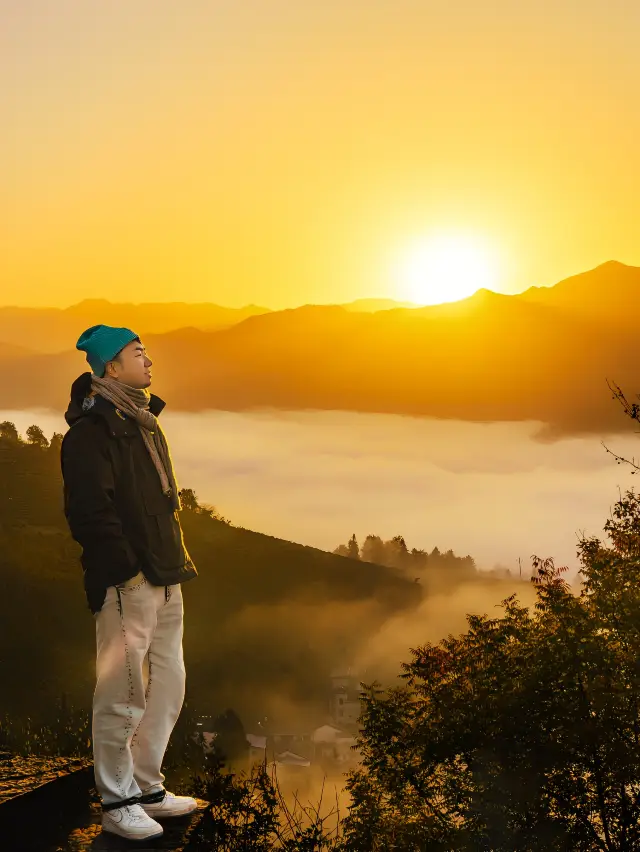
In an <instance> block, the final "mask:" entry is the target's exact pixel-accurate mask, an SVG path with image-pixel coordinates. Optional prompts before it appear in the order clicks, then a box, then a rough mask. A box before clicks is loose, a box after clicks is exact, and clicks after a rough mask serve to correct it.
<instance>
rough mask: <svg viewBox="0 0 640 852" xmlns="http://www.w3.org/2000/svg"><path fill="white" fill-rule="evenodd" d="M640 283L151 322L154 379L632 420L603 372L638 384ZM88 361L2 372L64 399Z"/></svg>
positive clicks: (311, 404) (596, 277)
mask: <svg viewBox="0 0 640 852" xmlns="http://www.w3.org/2000/svg"><path fill="white" fill-rule="evenodd" d="M639 295H640V269H638V268H636V267H629V266H625V265H624V264H620V263H615V262H610V263H606V264H603V265H602V266H599V267H597V268H596V269H594V270H591V271H590V272H586V273H583V274H582V275H579V276H575V277H573V278H571V279H567V280H566V281H565V282H560V284H558V285H556V287H551V288H537V289H536V290H533V291H532V290H529V291H527V292H526V293H524V294H520V295H516V296H506V295H502V294H498V293H493V292H491V291H488V290H479V291H478V292H476V293H475V294H474V295H473V296H471V297H470V298H468V299H464V300H462V301H459V302H455V303H450V304H446V305H436V306H429V307H422V308H414V309H406V308H393V309H390V310H381V311H376V312H373V313H372V312H363V311H360V312H357V311H356V312H354V311H351V310H347V309H346V308H345V307H344V306H340V305H304V306H302V307H299V308H291V309H287V310H283V311H270V312H268V313H262V314H256V315H253V316H249V317H247V318H246V319H244V320H242V321H241V322H237V323H235V324H233V325H231V326H229V327H227V328H224V329H220V330H217V331H202V330H198V329H196V328H191V329H189V328H183V329H179V330H175V331H172V332H170V333H168V334H151V333H150V334H145V335H144V342H145V344H146V346H147V348H148V349H149V352H150V354H151V357H152V358H153V360H154V364H155V369H154V383H153V390H154V391H155V392H156V393H158V394H159V395H160V396H162V397H163V398H164V399H166V400H167V402H168V404H169V406H170V409H171V408H173V409H174V410H175V409H182V410H188V411H200V410H205V409H211V408H219V409H228V410H242V409H248V408H254V407H263V406H268V407H275V408H291V409H299V408H312V409H342V410H350V411H368V412H389V413H397V414H407V415H413V416H435V417H441V418H459V419H464V420H475V421H492V420H539V421H542V422H543V423H545V424H547V426H546V428H545V430H544V433H543V434H544V435H545V436H546V437H553V436H554V435H560V434H566V433H580V432H594V431H595V432H598V431H602V430H606V431H609V430H611V431H616V430H619V431H624V430H628V428H629V423H628V421H627V420H626V418H625V417H624V415H623V414H622V412H621V410H620V408H619V406H618V405H617V404H616V403H614V402H613V401H612V399H611V396H610V393H609V390H608V388H607V386H606V381H605V380H606V379H607V378H609V379H613V380H614V381H616V382H618V383H619V384H620V385H621V386H622V387H623V389H625V390H626V391H627V392H628V393H629V394H633V393H634V392H635V391H636V390H640V387H638V386H639V385H640V380H639V378H638V372H637V367H636V361H637V334H636V331H635V325H634V323H633V311H632V306H633V305H634V304H635V301H636V300H637V298H638V296H639ZM74 342H75V340H74ZM70 348H71V347H70ZM83 369H87V367H86V362H85V361H84V360H83V358H82V356H81V355H80V353H77V352H74V351H67V352H64V353H60V354H59V355H54V356H41V355H37V356H32V357H27V358H23V359H17V360H13V361H12V362H11V368H10V369H9V370H5V371H3V373H2V374H1V375H0V399H2V400H3V405H4V406H5V407H11V408H14V407H15V408H23V407H29V406H36V405H38V406H52V407H54V408H57V409H59V410H62V408H63V406H64V405H66V402H67V401H68V392H69V386H70V383H71V381H72V380H73V379H74V378H75V377H76V376H77V375H78V374H79V373H80V372H82V371H83ZM170 409H169V410H170Z"/></svg>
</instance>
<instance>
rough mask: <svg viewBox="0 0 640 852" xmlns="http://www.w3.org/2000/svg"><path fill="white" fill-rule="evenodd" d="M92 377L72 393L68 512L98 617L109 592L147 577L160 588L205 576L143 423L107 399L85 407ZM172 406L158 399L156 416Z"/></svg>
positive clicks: (66, 450) (64, 451) (64, 458)
mask: <svg viewBox="0 0 640 852" xmlns="http://www.w3.org/2000/svg"><path fill="white" fill-rule="evenodd" d="M90 390H91V373H83V374H82V375H81V376H79V377H78V378H77V379H76V380H75V382H74V383H73V385H72V386H71V399H70V402H69V406H68V408H67V411H66V413H65V420H66V421H67V423H68V424H69V427H70V428H69V429H68V431H67V432H66V434H65V436H64V438H63V440H62V448H61V454H60V461H61V466H62V477H63V480H64V513H65V516H66V518H67V522H68V524H69V529H70V530H71V535H72V536H73V538H74V539H75V540H76V541H77V542H78V543H79V544H80V545H81V546H82V556H81V562H82V567H83V570H84V587H85V592H86V595H87V601H88V604H89V608H90V609H91V611H92V612H94V613H95V612H98V611H99V610H100V609H101V608H102V605H103V603H104V599H105V594H106V589H107V587H108V586H113V585H115V584H117V583H122V582H124V581H125V580H128V579H129V578H131V577H134V576H135V575H136V574H137V573H138V572H139V571H142V572H143V573H144V575H145V577H146V578H147V580H148V581H149V582H150V583H152V584H154V585H157V586H168V585H172V584H173V583H182V582H184V581H185V580H190V579H191V578H192V577H195V576H196V574H197V573H198V572H197V570H196V567H195V565H194V564H193V561H192V559H191V557H190V556H189V553H188V552H187V549H186V547H185V545H184V539H183V535H182V528H181V526H180V520H179V517H178V512H177V511H173V509H172V507H171V503H170V501H169V498H168V497H166V496H165V495H164V494H163V493H162V486H161V484H160V477H159V476H158V472H157V470H156V468H155V466H154V464H153V460H152V459H151V456H150V455H149V451H148V450H147V448H146V446H145V443H144V440H143V438H142V434H141V432H140V429H139V428H138V426H137V424H136V423H135V422H134V421H133V420H132V419H131V418H129V417H127V416H126V415H125V414H123V413H122V412H121V411H120V410H119V409H117V408H116V407H115V406H114V405H113V404H112V403H111V402H109V401H108V400H106V399H105V398H104V397H102V396H99V395H96V396H94V397H92V400H91V401H92V405H91V407H89V408H87V409H86V410H85V409H83V407H82V403H83V400H84V399H85V397H87V396H88V395H89V392H90ZM164 406H165V403H164V402H163V400H161V399H160V398H159V397H157V396H155V394H151V398H150V400H149V409H150V411H151V412H152V413H153V414H155V415H156V417H157V416H158V415H159V414H160V412H161V411H162V409H163V408H164Z"/></svg>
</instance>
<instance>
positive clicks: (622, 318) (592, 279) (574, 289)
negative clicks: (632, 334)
mask: <svg viewBox="0 0 640 852" xmlns="http://www.w3.org/2000/svg"><path fill="white" fill-rule="evenodd" d="M519 298H520V299H522V300H524V301H527V302H530V303H532V304H538V305H548V306H550V307H553V308H558V309H562V310H567V311H571V312H573V313H576V314H580V315H582V316H585V317H590V318H593V319H596V320H598V321H599V322H605V321H606V322H613V323H616V324H621V325H625V326H627V325H629V324H635V323H636V322H637V311H638V304H639V298H640V268H638V267H637V266H626V265H625V264H624V263H619V262H618V261H616V260H610V261H608V262H607V263H603V264H602V265H601V266H597V267H596V268H595V269H592V270H591V272H589V273H587V274H583V275H573V276H571V278H565V279H564V280H563V281H560V282H559V283H558V284H556V285H555V286H554V287H530V288H529V289H528V290H526V291H525V292H524V293H521V294H520V295H519Z"/></svg>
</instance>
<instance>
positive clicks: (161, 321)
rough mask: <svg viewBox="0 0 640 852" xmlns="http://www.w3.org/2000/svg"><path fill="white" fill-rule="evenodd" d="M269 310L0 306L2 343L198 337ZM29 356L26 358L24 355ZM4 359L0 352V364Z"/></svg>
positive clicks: (366, 304) (364, 305) (37, 345)
mask: <svg viewBox="0 0 640 852" xmlns="http://www.w3.org/2000/svg"><path fill="white" fill-rule="evenodd" d="M393 307H412V303H411V302H396V301H394V300H393V299H357V300H356V301H355V302H350V303H348V304H346V305H344V308H345V310H348V311H365V312H371V311H379V310H388V309H389V308H393ZM270 312H271V308H265V307H262V306H260V305H245V307H243V308H227V307H222V306H221V305H216V304H213V303H212V302H202V303H198V304H194V303H188V302H143V303H141V304H131V303H128V302H125V303H116V302H110V301H108V300H107V299H84V300H83V301H82V302H78V304H76V305H71V306H70V307H68V308H20V307H16V306H5V307H1V306H0V342H2V343H11V344H14V345H18V346H19V345H27V346H29V347H30V348H31V349H33V350H35V351H36V352H46V353H48V354H51V353H54V352H62V351H64V350H66V349H69V347H70V342H72V345H74V344H75V341H76V340H77V339H78V337H79V336H80V333H81V332H82V331H83V330H84V329H85V328H89V326H92V325H96V324H97V323H106V324H107V325H117V326H121V325H124V326H127V327H129V328H133V329H134V330H135V331H137V332H138V333H139V334H140V335H143V334H144V335H147V334H164V333H168V332H170V331H175V330H176V329H181V328H185V327H189V328H194V329H198V330H200V331H217V330H220V329H223V328H229V327H230V326H232V325H235V324H236V323H239V322H242V320H244V319H246V318H247V317H251V316H260V315H261V314H268V313H270ZM23 354H27V353H23ZM2 358H3V353H2V352H0V361H1V360H2Z"/></svg>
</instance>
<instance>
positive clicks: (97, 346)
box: [76, 325, 138, 378]
mask: <svg viewBox="0 0 640 852" xmlns="http://www.w3.org/2000/svg"><path fill="white" fill-rule="evenodd" d="M137 338H138V335H137V334H136V333H135V332H134V331H131V329H130V328H114V327H113V326H111V325H92V326H91V328H88V329H87V330H86V331H83V332H82V334H81V335H80V337H79V338H78V342H77V343H76V349H80V350H81V351H82V352H86V353H87V361H88V362H89V366H90V367H91V369H92V370H93V372H94V373H95V375H96V376H98V377H99V378H102V377H103V376H104V371H105V368H106V365H107V361H111V360H112V359H113V358H115V356H116V355H117V354H118V352H120V350H121V349H122V348H123V347H125V346H126V345H127V343H131V341H132V340H136V339H137Z"/></svg>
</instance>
